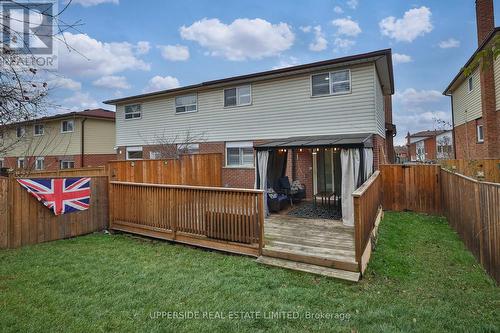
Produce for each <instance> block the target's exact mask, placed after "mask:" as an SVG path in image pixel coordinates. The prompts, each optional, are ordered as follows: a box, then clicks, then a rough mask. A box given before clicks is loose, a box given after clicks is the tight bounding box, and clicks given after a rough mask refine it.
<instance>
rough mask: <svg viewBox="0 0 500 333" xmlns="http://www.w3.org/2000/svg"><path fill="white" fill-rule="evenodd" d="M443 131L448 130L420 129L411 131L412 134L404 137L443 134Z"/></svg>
mask: <svg viewBox="0 0 500 333" xmlns="http://www.w3.org/2000/svg"><path fill="white" fill-rule="evenodd" d="M444 132H448V131H446V130H436V131H420V132H417V133H413V134H410V135H407V136H406V137H410V138H418V137H422V136H436V135H439V134H443V133H444Z"/></svg>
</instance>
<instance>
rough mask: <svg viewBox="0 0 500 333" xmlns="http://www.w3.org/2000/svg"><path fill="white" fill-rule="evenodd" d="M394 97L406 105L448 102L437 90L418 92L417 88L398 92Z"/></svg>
mask: <svg viewBox="0 0 500 333" xmlns="http://www.w3.org/2000/svg"><path fill="white" fill-rule="evenodd" d="M394 97H395V98H396V99H397V100H399V101H400V102H401V103H402V104H405V105H412V104H413V105H415V104H423V103H432V102H439V101H443V100H446V97H445V96H443V94H441V93H440V92H439V91H437V90H416V89H415V88H407V89H405V90H404V91H402V92H401V91H396V93H395V94H394Z"/></svg>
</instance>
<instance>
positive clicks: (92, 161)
mask: <svg viewBox="0 0 500 333" xmlns="http://www.w3.org/2000/svg"><path fill="white" fill-rule="evenodd" d="M43 158H44V169H43V170H42V171H54V170H59V168H60V161H73V162H75V168H81V167H97V166H103V165H106V163H108V161H111V160H115V159H116V155H115V154H88V155H85V157H84V162H85V163H84V165H83V166H82V164H81V156H80V155H67V156H44V157H43ZM24 163H25V165H27V166H31V167H30V168H31V169H33V170H34V166H33V165H34V163H35V157H33V156H29V157H25V162H24ZM4 166H5V167H8V168H12V169H15V168H17V157H6V158H4Z"/></svg>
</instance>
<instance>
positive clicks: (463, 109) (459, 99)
mask: <svg viewBox="0 0 500 333" xmlns="http://www.w3.org/2000/svg"><path fill="white" fill-rule="evenodd" d="M472 78H473V86H474V89H473V90H472V91H471V92H469V88H468V79H465V80H464V81H463V82H462V83H461V84H460V85H459V86H458V88H457V89H456V90H455V91H453V93H452V95H453V118H454V122H455V124H454V125H455V126H458V125H462V124H464V123H466V122H468V121H471V120H474V119H477V118H481V117H482V114H483V113H482V110H481V84H480V81H479V68H477V69H476V70H475V71H474V72H473V73H472Z"/></svg>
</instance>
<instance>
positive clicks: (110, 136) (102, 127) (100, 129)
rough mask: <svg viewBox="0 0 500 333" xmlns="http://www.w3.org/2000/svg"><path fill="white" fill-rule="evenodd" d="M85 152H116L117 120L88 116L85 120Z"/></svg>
mask: <svg viewBox="0 0 500 333" xmlns="http://www.w3.org/2000/svg"><path fill="white" fill-rule="evenodd" d="M84 126H85V154H115V153H116V151H115V149H114V147H115V145H116V142H115V122H114V121H109V120H98V119H91V118H88V119H87V120H86V121H85V125H84Z"/></svg>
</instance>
